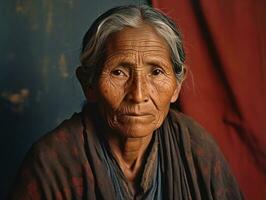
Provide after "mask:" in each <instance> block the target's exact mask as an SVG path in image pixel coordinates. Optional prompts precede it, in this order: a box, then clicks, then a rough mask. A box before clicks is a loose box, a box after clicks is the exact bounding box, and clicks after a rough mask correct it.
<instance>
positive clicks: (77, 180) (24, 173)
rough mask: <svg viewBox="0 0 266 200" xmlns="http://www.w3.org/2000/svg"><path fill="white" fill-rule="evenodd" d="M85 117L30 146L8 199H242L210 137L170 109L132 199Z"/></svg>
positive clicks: (95, 126)
mask: <svg viewBox="0 0 266 200" xmlns="http://www.w3.org/2000/svg"><path fill="white" fill-rule="evenodd" d="M88 113H89V112H88V111H86V109H85V110H84V111H83V112H82V113H79V114H74V115H73V116H72V117H71V119H69V120H65V121H64V122H63V123H62V124H61V125H60V126H59V127H58V128H56V129H55V130H53V131H52V132H50V133H48V134H46V135H45V136H44V137H42V138H41V139H40V140H39V141H38V142H37V143H35V144H34V145H33V146H32V148H31V150H30V151H29V152H28V154H27V156H26V158H25V160H24V162H23V164H22V167H21V169H20V171H19V173H18V176H17V178H16V181H15V184H14V186H13V187H12V191H11V192H10V199H88V200H93V199H108V200H109V199H110V200H112V199H158V200H159V199H173V200H178V199H179V200H187V199H193V200H194V199H195V200H199V199H203V200H207V199H219V200H225V199H228V200H231V199H242V196H241V192H240V190H239V187H238V185H237V183H236V181H235V178H234V177H233V176H232V174H231V172H230V169H229V167H228V164H227V163H226V161H225V159H224V157H223V155H222V154H221V152H220V150H219V148H218V147H217V145H216V144H215V142H214V141H213V139H212V138H211V137H210V135H209V134H208V133H206V131H205V130H204V129H203V128H202V127H201V126H199V125H198V124H197V123H196V122H195V121H193V120H192V119H191V118H189V117H187V116H185V115H184V114H182V113H179V112H176V111H174V110H170V111H169V113H168V116H167V117H166V119H165V120H164V122H163V124H162V126H161V127H160V128H159V129H157V130H156V131H155V132H154V133H153V134H154V135H153V139H152V142H151V144H150V145H149V147H148V150H147V153H146V154H147V155H146V163H145V165H144V167H143V170H142V175H141V176H140V180H139V193H138V195H135V196H134V195H132V192H131V191H130V187H129V185H128V184H127V180H126V178H125V177H124V174H123V173H122V170H121V169H120V168H119V165H118V164H117V163H116V160H115V158H114V157H113V156H112V153H111V152H110V149H109V147H108V144H107V142H106V141H105V140H104V139H103V138H102V137H101V128H100V126H101V124H100V121H99V120H98V121H97V119H96V121H95V119H94V117H93V116H91V114H88Z"/></svg>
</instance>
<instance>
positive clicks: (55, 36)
mask: <svg viewBox="0 0 266 200" xmlns="http://www.w3.org/2000/svg"><path fill="white" fill-rule="evenodd" d="M144 2H146V1H144V0H142V1H139V0H135V1H133V0H131V1H130V0H112V1H108V0H97V1H96V0H90V1H85V0H65V1H59V0H42V1H33V0H17V1H15V0H10V1H8V0H6V1H5V2H3V1H2V2H1V5H0V30H1V31H0V36H1V37H0V136H1V137H0V152H1V155H0V156H1V165H0V199H3V196H4V195H5V194H6V192H7V190H8V188H9V186H10V184H11V182H12V181H13V179H14V176H15V174H16V171H17V170H18V167H19V165H20V163H21V161H22V159H23V157H24V156H25V153H26V152H27V150H28V149H29V148H30V146H31V144H32V143H33V142H34V141H36V140H37V139H38V138H39V137H40V136H41V135H43V134H45V133H46V132H48V131H49V130H51V129H53V128H54V127H56V126H57V125H58V124H59V123H60V122H61V121H62V120H64V119H66V118H69V117H70V116H71V115H72V114H73V113H74V112H79V111H80V109H81V106H82V103H83V101H84V97H83V94H82V90H81V87H80V86H79V83H78V81H77V79H76V77H75V73H74V72H75V68H76V67H77V66H78V64H79V59H78V58H79V52H80V44H81V39H82V36H83V34H84V33H85V31H86V30H87V29H88V27H89V26H90V24H91V23H92V21H93V20H94V19H95V18H96V17H97V16H98V15H100V14H101V13H102V12H103V11H105V10H107V9H109V8H111V7H113V6H117V5H123V4H139V3H144Z"/></svg>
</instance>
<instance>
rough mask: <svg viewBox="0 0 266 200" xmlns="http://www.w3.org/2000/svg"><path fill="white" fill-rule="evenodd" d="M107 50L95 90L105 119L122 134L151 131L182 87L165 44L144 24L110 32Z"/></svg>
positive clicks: (140, 135)
mask: <svg viewBox="0 0 266 200" xmlns="http://www.w3.org/2000/svg"><path fill="white" fill-rule="evenodd" d="M106 51H107V52H106V53H107V54H106V55H107V57H106V61H105V63H104V65H103V69H102V71H101V73H100V76H99V80H98V84H97V87H96V88H95V89H94V91H93V94H94V95H95V96H96V101H97V102H98V105H99V108H100V110H101V113H102V115H103V117H104V118H105V119H106V121H107V123H108V125H109V127H110V128H111V129H112V130H114V131H115V132H118V133H119V134H122V136H124V137H130V138H132V137H133V138H136V137H145V136H148V135H149V134H152V133H153V131H154V130H155V129H157V128H158V127H160V126H161V124H162V122H163V120H164V119H165V117H166V115H167V113H168V111H169V106H170V103H171V102H175V101H176V99H177V97H178V94H179V90H180V85H179V84H178V82H177V79H176V77H175V74H174V71H173V66H172V62H171V59H170V53H169V48H168V46H167V43H166V42H165V41H164V40H163V39H162V38H161V37H160V36H159V35H158V34H157V33H156V31H155V30H154V29H153V28H152V27H151V26H149V25H145V24H143V25H141V26H140V27H139V28H129V27H127V28H124V29H123V30H122V31H119V32H117V33H115V34H113V35H111V36H110V37H109V38H108V41H107V46H106Z"/></svg>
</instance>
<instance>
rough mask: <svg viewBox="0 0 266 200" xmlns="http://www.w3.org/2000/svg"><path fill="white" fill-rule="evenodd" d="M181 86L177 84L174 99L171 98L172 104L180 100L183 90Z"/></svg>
mask: <svg viewBox="0 0 266 200" xmlns="http://www.w3.org/2000/svg"><path fill="white" fill-rule="evenodd" d="M181 85H182V84H181V83H177V85H176V88H175V91H174V93H173V95H172V98H171V103H174V102H176V100H177V99H178V96H179V93H180V90H181Z"/></svg>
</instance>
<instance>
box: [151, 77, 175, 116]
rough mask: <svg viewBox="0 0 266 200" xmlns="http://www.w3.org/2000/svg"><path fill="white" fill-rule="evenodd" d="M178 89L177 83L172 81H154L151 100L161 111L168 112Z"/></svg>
mask: <svg viewBox="0 0 266 200" xmlns="http://www.w3.org/2000/svg"><path fill="white" fill-rule="evenodd" d="M176 87H177V84H176V81H175V80H172V79H163V80H157V81H154V83H153V88H152V91H151V98H152V99H153V102H154V103H155V105H156V107H157V108H158V109H159V110H161V111H165V110H167V111H168V109H169V105H170V102H171V99H172V96H173V95H174V92H175V89H176Z"/></svg>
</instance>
